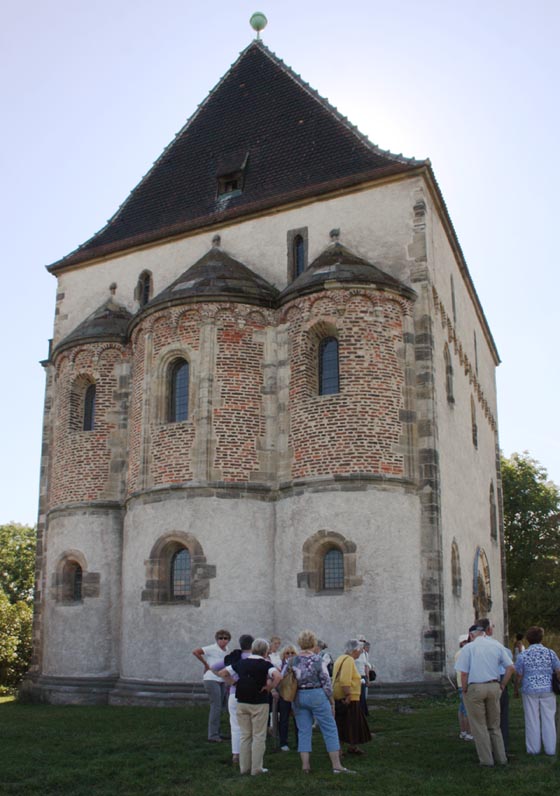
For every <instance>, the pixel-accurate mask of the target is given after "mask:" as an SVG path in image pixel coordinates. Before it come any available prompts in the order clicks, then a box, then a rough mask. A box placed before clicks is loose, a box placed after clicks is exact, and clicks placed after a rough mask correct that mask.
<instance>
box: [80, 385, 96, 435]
mask: <svg viewBox="0 0 560 796" xmlns="http://www.w3.org/2000/svg"><path fill="white" fill-rule="evenodd" d="M94 425H95V384H90V385H89V387H88V388H87V390H86V393H85V396H84V425H83V430H84V431H93V428H94Z"/></svg>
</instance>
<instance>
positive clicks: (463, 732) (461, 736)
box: [459, 730, 467, 741]
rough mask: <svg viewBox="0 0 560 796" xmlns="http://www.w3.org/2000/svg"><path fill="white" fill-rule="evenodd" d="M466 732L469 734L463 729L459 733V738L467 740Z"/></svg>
mask: <svg viewBox="0 0 560 796" xmlns="http://www.w3.org/2000/svg"><path fill="white" fill-rule="evenodd" d="M466 734H467V733H466V732H465V731H464V730H462V731H461V732H460V733H459V738H460V739H461V740H462V741H464V740H465V735H466Z"/></svg>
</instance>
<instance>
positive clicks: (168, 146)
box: [59, 39, 268, 262]
mask: <svg viewBox="0 0 560 796" xmlns="http://www.w3.org/2000/svg"><path fill="white" fill-rule="evenodd" d="M257 42H258V43H259V44H261V42H260V40H257V39H253V41H251V42H250V43H249V44H248V45H247V47H245V48H244V49H243V50H241V52H240V53H239V55H238V56H237V58H236V59H235V61H234V62H233V63H232V64H230V66H229V67H228V69H227V70H226V71H225V72H224V74H223V75H222V76H221V77H220V79H219V80H218V81H217V83H216V84H215V85H214V86H213V87H212V88H211V89H210V91H209V92H208V94H207V95H206V97H205V98H204V99H203V100H202V102H199V103H198V105H197V106H196V108H195V110H194V111H193V112H192V113H191V115H190V116H189V117H188V118H187V120H186V121H185V122H184V124H183V126H182V127H181V128H180V129H179V130H178V131H177V132H176V133H175V135H174V136H173V138H172V139H171V141H169V143H168V144H166V145H165V147H164V148H163V151H162V152H161V154H160V155H159V156H158V157H157V158H156V159H155V160H154V161H153V163H152V165H151V166H150V167H149V168H148V171H147V172H146V173H145V174H143V175H142V177H140V179H139V180H138V182H137V183H136V185H135V186H134V188H132V189H131V190H130V191H129V192H128V194H127V195H126V197H125V199H123V201H122V202H121V203H120V205H119V206H118V207H117V209H116V210H115V212H114V213H113V215H112V216H110V217H109V218H108V219H107V221H106V222H105V224H103V226H102V227H100V228H99V229H98V230H97V232H94V233H93V235H90V237H89V238H88V239H87V240H86V241H84V242H83V243H81V244H80V245H79V246H77V247H76V248H75V249H73V250H72V251H71V252H69V253H68V254H67V255H66V256H65V257H63V258H62V260H60V261H59V262H62V261H63V260H66V259H68V258H69V257H71V256H72V255H73V254H76V253H77V252H79V251H81V250H82V249H84V248H86V247H87V246H88V245H89V244H90V243H91V242H92V241H93V240H94V239H95V238H97V236H98V235H100V234H101V233H102V232H103V231H104V230H105V229H107V228H108V227H109V225H110V224H112V223H113V222H114V221H116V220H117V218H118V217H119V215H120V214H121V213H122V211H123V210H124V208H125V206H126V204H127V203H128V201H129V199H130V198H131V197H132V194H133V193H135V192H136V191H137V190H138V189H139V188H140V186H141V185H142V184H143V183H144V182H145V181H146V179H147V178H148V177H149V176H150V174H151V173H152V171H153V169H155V168H156V166H157V165H158V164H159V163H160V162H161V161H163V159H164V158H165V156H166V155H167V153H168V151H169V150H170V149H171V148H172V147H173V146H174V144H175V142H176V141H177V140H178V139H179V138H180V137H181V136H182V135H183V133H184V132H185V131H186V129H187V128H188V127H189V126H190V125H191V124H192V122H194V120H195V119H196V117H197V116H198V115H199V114H200V113H201V112H202V109H203V108H204V106H205V105H207V104H208V102H209V100H210V98H211V97H212V96H213V95H214V94H215V93H216V91H217V90H218V88H219V87H220V86H221V85H222V83H223V82H224V81H225V79H226V78H227V77H228V75H229V73H230V72H231V71H232V69H234V68H235V67H236V66H237V64H238V63H239V61H240V60H241V59H242V58H243V56H244V55H245V53H246V52H248V50H249V49H250V48H251V47H252V46H253V45H255V44H256V43H257ZM266 49H268V48H266Z"/></svg>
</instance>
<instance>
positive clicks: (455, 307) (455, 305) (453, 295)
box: [449, 275, 457, 324]
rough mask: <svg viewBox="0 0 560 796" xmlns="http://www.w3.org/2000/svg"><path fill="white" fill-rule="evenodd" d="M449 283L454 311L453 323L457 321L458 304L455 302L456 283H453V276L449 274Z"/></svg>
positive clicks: (452, 309)
mask: <svg viewBox="0 0 560 796" xmlns="http://www.w3.org/2000/svg"><path fill="white" fill-rule="evenodd" d="M449 283H450V285H451V311H452V312H453V323H455V324H456V323H457V304H456V303H455V285H454V284H453V277H452V276H451V275H450V276H449Z"/></svg>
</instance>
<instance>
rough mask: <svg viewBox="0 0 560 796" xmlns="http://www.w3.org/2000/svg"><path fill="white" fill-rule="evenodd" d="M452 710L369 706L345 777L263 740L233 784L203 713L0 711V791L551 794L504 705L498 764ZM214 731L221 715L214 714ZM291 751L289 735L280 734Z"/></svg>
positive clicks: (552, 777)
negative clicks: (490, 762)
mask: <svg viewBox="0 0 560 796" xmlns="http://www.w3.org/2000/svg"><path fill="white" fill-rule="evenodd" d="M456 711H457V705H456V702H455V700H454V699H453V698H450V699H448V700H428V699H426V700H411V701H409V702H406V704H403V703H401V702H399V704H395V703H394V702H385V703H382V704H374V706H373V707H372V710H371V712H370V716H369V722H370V726H371V728H372V732H373V733H374V738H373V740H372V742H371V743H370V744H368V745H367V747H366V750H367V753H366V755H364V756H363V757H360V758H351V757H350V756H347V757H345V764H346V765H347V766H348V767H352V768H354V769H355V770H357V772H358V774H357V775H356V776H355V777H350V776H338V777H335V776H333V774H332V772H331V770H330V767H329V761H328V757H327V755H326V753H325V750H324V745H323V742H322V739H321V736H320V734H319V733H315V734H314V738H313V743H314V752H313V754H312V767H313V771H312V774H311V776H304V775H303V774H302V773H301V771H300V764H299V756H298V755H297V753H296V752H290V753H276V750H275V744H274V742H273V740H272V739H269V740H268V749H267V755H266V765H267V767H268V768H269V769H270V772H269V774H266V775H264V776H261V777H254V778H251V777H240V776H239V774H238V772H237V771H236V770H235V769H234V768H233V767H232V766H231V764H230V757H231V755H230V751H231V750H230V747H229V743H223V744H208V743H206V741H205V740H204V739H205V737H206V724H207V708H205V707H199V706H197V707H191V708H184V709H182V708H167V709H164V708H159V709H158V708H111V707H58V706H48V705H37V706H35V705H20V704H17V703H15V702H5V703H2V704H0V737H1V742H2V746H1V748H2V773H1V777H0V794H20V795H23V796H35V794H37V795H39V794H40V796H51V794H52V795H53V796H54V794H56V796H66V795H68V796H86V794H87V796H109V795H110V796H124V795H126V796H144V795H146V796H148V794H149V795H150V796H160V795H161V796H163V794H165V795H166V796H176V795H178V794H182V795H183V796H184V795H185V794H188V795H189V796H191V794H192V796H195V794H196V796H199V794H204V793H205V792H207V791H208V790H209V789H212V790H216V789H218V793H219V794H220V796H221V794H225V796H237V795H238V794H239V796H241V794H242V793H243V794H246V793H247V792H249V793H253V792H254V793H255V794H256V793H258V794H259V796H278V791H279V790H282V791H284V792H286V791H288V792H289V793H291V792H295V791H296V790H299V789H300V788H302V789H304V790H305V793H306V796H307V794H311V796H313V795H314V794H317V796H319V794H320V796H330V794H339V793H342V792H345V793H349V794H354V793H355V794H358V793H360V794H363V792H364V789H366V790H367V791H368V792H373V793H378V794H380V796H411V794H412V795H413V796H471V794H472V796H475V794H476V796H480V793H481V790H482V791H483V792H484V794H485V796H494V794H495V795H496V796H503V795H504V793H507V794H508V796H517V794H519V796H526V795H527V794H528V793H530V794H531V796H548V794H550V795H551V796H552V794H554V795H555V796H556V794H557V793H558V788H559V773H560V772H559V768H558V763H557V762H556V761H555V760H554V759H551V758H546V757H538V758H529V757H528V756H527V755H526V754H525V752H524V743H523V717H522V712H521V708H520V704H519V702H518V701H513V700H512V709H511V738H512V749H511V751H512V752H513V753H514V755H515V757H514V759H513V760H512V762H511V764H510V766H508V767H507V768H505V769H490V770H488V769H480V768H479V767H478V761H477V757H476V752H475V749H474V745H473V744H472V743H466V742H464V741H461V740H459V738H458V728H457V717H456ZM224 729H226V727H225V718H224ZM290 747H291V748H292V749H294V748H295V739H294V738H293V737H290Z"/></svg>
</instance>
